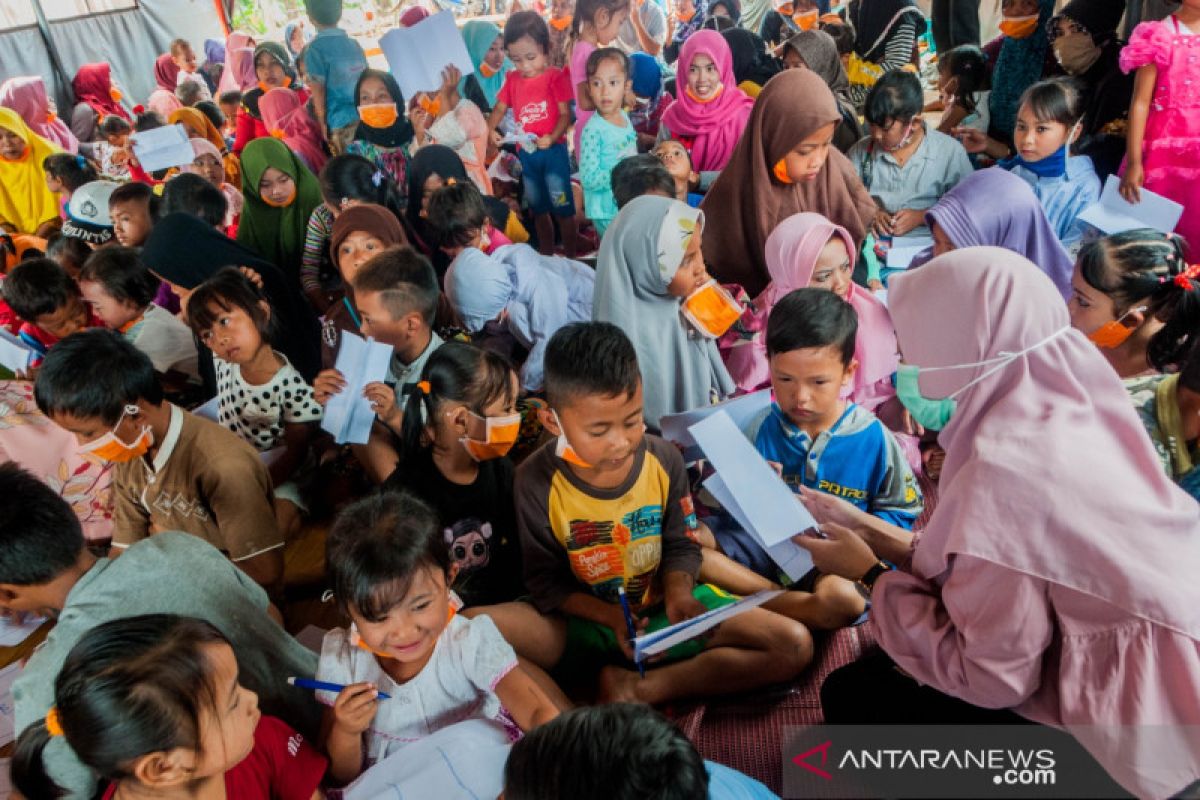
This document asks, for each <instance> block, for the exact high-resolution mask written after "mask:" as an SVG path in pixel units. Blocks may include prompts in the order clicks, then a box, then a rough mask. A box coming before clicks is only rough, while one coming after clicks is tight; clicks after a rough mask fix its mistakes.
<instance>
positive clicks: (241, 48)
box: [206, 31, 255, 98]
mask: <svg viewBox="0 0 1200 800" xmlns="http://www.w3.org/2000/svg"><path fill="white" fill-rule="evenodd" d="M246 50H249V51H250V53H249V58H247V57H246V56H247V53H246ZM206 52H207V51H206ZM223 60H224V62H225V69H224V70H223V71H222V72H221V81H220V82H219V83H218V84H217V92H216V96H217V97H218V98H219V97H220V95H223V94H225V93H226V92H245V91H248V90H249V89H250V88H251V87H252V86H254V82H255V79H254V77H253V74H254V38H253V37H251V36H250V35H248V34H245V33H241V32H239V31H234V32H233V33H231V34H229V36H228V37H226V39H225V57H224V59H223ZM247 79H248V80H247Z"/></svg>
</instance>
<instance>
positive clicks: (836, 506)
mask: <svg viewBox="0 0 1200 800" xmlns="http://www.w3.org/2000/svg"><path fill="white" fill-rule="evenodd" d="M800 502H802V503H804V507H805V508H807V509H808V513H810V514H812V515H813V518H814V519H816V521H817V524H818V525H820V526H821V527H822V528H824V526H825V525H827V524H829V523H832V524H834V525H841V526H843V527H846V528H850V529H857V528H859V527H860V526H861V525H862V523H863V520H864V519H865V518H866V517H868V516H870V515H869V514H867V512H865V511H863V510H862V509H860V508H858V507H857V506H855V505H852V504H851V503H849V502H847V501H845V500H843V499H842V498H840V497H835V496H834V495H831V494H829V493H828V492H821V491H818V490H816V489H810V488H808V487H807V486H801V487H800Z"/></svg>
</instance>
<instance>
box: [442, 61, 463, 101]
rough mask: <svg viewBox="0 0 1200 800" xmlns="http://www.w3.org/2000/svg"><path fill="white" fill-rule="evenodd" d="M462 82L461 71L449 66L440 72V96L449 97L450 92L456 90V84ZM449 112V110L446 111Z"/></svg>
mask: <svg viewBox="0 0 1200 800" xmlns="http://www.w3.org/2000/svg"><path fill="white" fill-rule="evenodd" d="M461 80H462V71H461V70H460V69H459V68H458V67H456V66H454V65H453V64H450V65H449V66H447V67H446V68H445V69H444V70H442V87H441V89H440V90H439V93H440V94H443V95H446V96H449V95H450V93H451V92H453V91H454V90H455V89H457V88H458V82H459V81H461ZM446 110H447V111H450V110H451V109H446Z"/></svg>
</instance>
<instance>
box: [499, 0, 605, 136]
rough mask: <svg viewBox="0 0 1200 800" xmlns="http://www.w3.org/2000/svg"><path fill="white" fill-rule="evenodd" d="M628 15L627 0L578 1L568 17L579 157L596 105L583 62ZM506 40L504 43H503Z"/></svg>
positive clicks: (585, 64) (585, 62)
mask: <svg viewBox="0 0 1200 800" xmlns="http://www.w3.org/2000/svg"><path fill="white" fill-rule="evenodd" d="M628 16H629V3H628V2H627V0H578V2H577V3H576V4H575V15H574V16H573V17H572V18H571V40H570V42H569V43H568V44H567V59H568V61H569V63H570V68H569V72H570V76H571V89H572V91H573V92H574V96H575V137H574V146H575V155H576V157H579V156H580V155H581V151H580V149H579V147H580V142H581V141H582V137H583V129H584V128H586V127H587V124H588V120H589V119H591V117H592V112H593V111H594V110H595V108H596V105H595V103H593V102H592V96H591V94H590V93H589V91H588V71H587V63H588V59H589V58H591V56H592V53H594V52H595V51H596V50H597V48H600V47H608V46H609V44H611V43H612V41H613V40H614V39H616V38H617V34H619V33H620V32H621V24H622V23H623V22H625V19H626V17H628ZM506 41H507V40H506Z"/></svg>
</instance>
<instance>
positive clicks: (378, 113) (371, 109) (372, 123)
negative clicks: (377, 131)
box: [358, 103, 400, 128]
mask: <svg viewBox="0 0 1200 800" xmlns="http://www.w3.org/2000/svg"><path fill="white" fill-rule="evenodd" d="M358 118H359V119H361V120H362V121H363V124H364V125H366V126H367V127H368V128H390V127H392V126H393V125H395V124H396V120H398V119H400V112H399V111H398V110H397V109H396V104H395V103H370V104H368V105H365V106H359V107H358Z"/></svg>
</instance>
